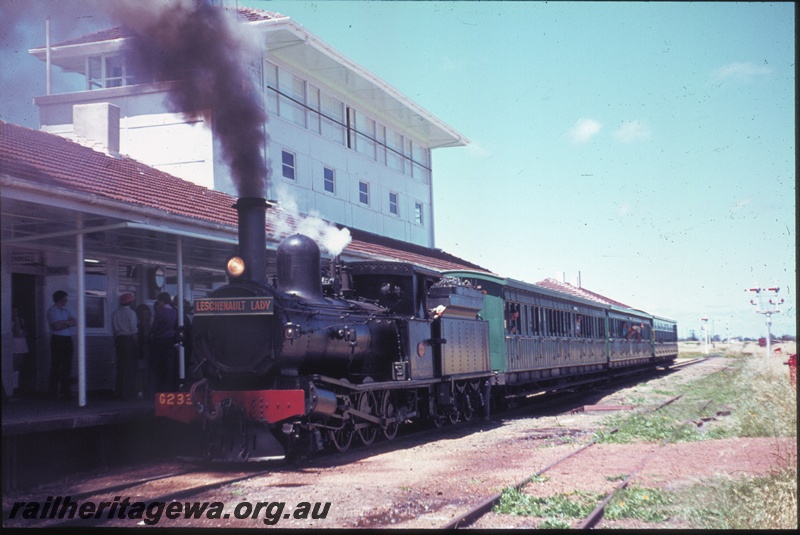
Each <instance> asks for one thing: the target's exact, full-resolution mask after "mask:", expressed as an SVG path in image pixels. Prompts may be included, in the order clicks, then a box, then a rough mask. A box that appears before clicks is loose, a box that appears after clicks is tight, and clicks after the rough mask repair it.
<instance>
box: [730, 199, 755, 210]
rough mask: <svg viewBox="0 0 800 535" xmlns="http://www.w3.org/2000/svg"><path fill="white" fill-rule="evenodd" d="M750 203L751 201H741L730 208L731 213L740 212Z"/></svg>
mask: <svg viewBox="0 0 800 535" xmlns="http://www.w3.org/2000/svg"><path fill="white" fill-rule="evenodd" d="M751 202H752V199H742V200H741V201H739V202H737V203H736V204H734V205H733V207H731V212H733V213H736V212H741V211H742V210H744V209H745V207H746V206H747V205H748V204H750V203H751Z"/></svg>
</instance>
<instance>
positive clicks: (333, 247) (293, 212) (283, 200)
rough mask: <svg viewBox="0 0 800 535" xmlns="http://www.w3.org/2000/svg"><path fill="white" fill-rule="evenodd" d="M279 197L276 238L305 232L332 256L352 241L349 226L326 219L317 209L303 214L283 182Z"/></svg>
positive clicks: (274, 230)
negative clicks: (345, 226)
mask: <svg viewBox="0 0 800 535" xmlns="http://www.w3.org/2000/svg"><path fill="white" fill-rule="evenodd" d="M278 199H279V200H280V210H276V211H274V212H273V220H272V223H273V225H274V228H273V232H274V234H275V238H276V239H278V240H283V239H284V238H287V237H289V236H291V235H292V234H295V233H299V234H303V235H305V236H308V237H309V238H311V239H312V240H314V241H315V242H317V244H318V245H319V246H320V248H321V249H323V250H324V251H325V252H327V253H328V254H329V255H330V256H337V255H339V254H340V253H341V252H342V251H344V248H345V247H347V245H348V244H349V243H350V242H351V241H352V237H351V236H350V231H349V230H348V229H347V228H339V227H337V226H336V225H334V224H332V223H329V222H327V221H324V220H323V219H322V218H321V217H319V214H318V213H316V212H315V211H313V210H312V211H311V213H310V214H308V215H303V214H301V213H300V209H299V207H298V206H297V201H295V200H294V198H293V197H292V195H291V193H290V192H289V189H288V188H287V187H285V186H283V185H282V184H279V185H278Z"/></svg>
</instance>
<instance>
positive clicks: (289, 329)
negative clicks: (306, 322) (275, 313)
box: [283, 323, 300, 340]
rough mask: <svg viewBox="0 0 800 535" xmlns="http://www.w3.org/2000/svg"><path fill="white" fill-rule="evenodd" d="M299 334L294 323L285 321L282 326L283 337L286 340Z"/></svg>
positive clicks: (298, 328)
mask: <svg viewBox="0 0 800 535" xmlns="http://www.w3.org/2000/svg"><path fill="white" fill-rule="evenodd" d="M299 334H300V327H298V326H297V325H295V324H294V323H287V324H286V325H284V326H283V337H284V338H285V339H286V340H294V339H295V338H297V335H299Z"/></svg>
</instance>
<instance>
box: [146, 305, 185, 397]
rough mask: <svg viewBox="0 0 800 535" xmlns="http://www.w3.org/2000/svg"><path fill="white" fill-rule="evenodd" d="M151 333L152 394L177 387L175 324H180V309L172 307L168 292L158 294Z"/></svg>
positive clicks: (150, 379)
mask: <svg viewBox="0 0 800 535" xmlns="http://www.w3.org/2000/svg"><path fill="white" fill-rule="evenodd" d="M153 306H154V307H155V314H154V316H153V325H152V326H151V327H150V335H151V336H152V337H153V342H152V345H151V348H150V370H149V371H150V377H149V384H150V388H149V390H150V392H149V393H150V394H151V395H152V394H155V393H156V392H169V391H173V390H175V389H176V387H177V385H176V384H175V378H176V375H177V373H176V372H177V370H176V368H177V364H178V362H177V357H176V353H175V326H176V325H177V324H178V311H177V310H175V309H174V308H172V299H171V298H170V295H169V294H168V293H167V292H164V293H160V294H158V297H157V298H156V302H155V304H154V305H153Z"/></svg>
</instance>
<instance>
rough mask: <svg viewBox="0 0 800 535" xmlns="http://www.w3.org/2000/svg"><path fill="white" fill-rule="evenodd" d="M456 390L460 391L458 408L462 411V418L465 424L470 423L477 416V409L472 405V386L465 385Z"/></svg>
mask: <svg viewBox="0 0 800 535" xmlns="http://www.w3.org/2000/svg"><path fill="white" fill-rule="evenodd" d="M456 388H457V389H458V400H459V404H458V406H459V407H460V409H461V417H462V418H463V419H464V421H465V422H469V421H470V420H472V417H473V416H474V415H475V407H474V406H473V404H472V385H471V384H468V383H464V384H462V385H461V386H457V387H456Z"/></svg>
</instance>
